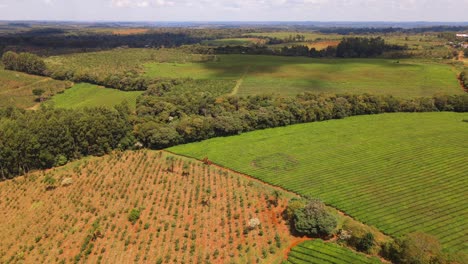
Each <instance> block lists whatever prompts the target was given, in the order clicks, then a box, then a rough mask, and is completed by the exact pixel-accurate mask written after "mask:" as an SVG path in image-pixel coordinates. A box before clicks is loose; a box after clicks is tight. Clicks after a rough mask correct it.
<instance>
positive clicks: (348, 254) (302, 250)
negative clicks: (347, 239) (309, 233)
mask: <svg viewBox="0 0 468 264" xmlns="http://www.w3.org/2000/svg"><path fill="white" fill-rule="evenodd" d="M287 263H291V264H306V263H307V264H322V263H331V264H349V263H362V264H380V263H382V262H381V261H380V260H379V259H377V258H369V257H367V256H365V255H362V254H357V253H355V252H353V251H351V250H349V249H347V248H344V247H341V246H339V245H337V244H333V243H325V242H323V241H322V240H320V239H317V240H313V241H306V242H303V243H301V244H299V245H297V246H296V247H294V248H292V250H291V252H289V255H288V261H287Z"/></svg>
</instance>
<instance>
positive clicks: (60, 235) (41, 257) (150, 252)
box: [0, 151, 293, 264]
mask: <svg viewBox="0 0 468 264" xmlns="http://www.w3.org/2000/svg"><path fill="white" fill-rule="evenodd" d="M46 179H49V180H48V181H46ZM50 179H54V181H55V183H51V182H52V181H51V180H50ZM64 183H66V184H64ZM272 192H273V189H272V188H270V187H268V186H266V185H264V184H261V183H258V182H255V181H253V180H249V179H247V178H245V177H243V176H241V175H238V174H235V173H231V172H229V171H226V170H222V169H220V168H217V167H214V166H207V165H205V164H203V163H202V162H198V161H195V160H193V159H186V158H182V157H178V156H173V155H168V154H166V153H163V152H155V151H138V152H123V153H122V152H120V153H119V152H117V153H114V154H112V155H109V156H104V157H101V158H86V159H83V160H80V161H77V162H74V163H70V164H68V165H66V166H65V167H61V168H56V169H53V170H48V171H41V172H36V173H31V174H29V175H27V176H24V177H18V178H15V179H14V180H11V181H5V182H0V196H1V197H2V199H1V200H0V216H1V217H0V226H2V232H1V233H0V249H1V250H0V252H1V254H0V262H1V263H9V262H21V263H61V262H64V263H268V264H270V263H271V264H275V263H281V261H282V260H283V259H284V253H283V252H284V250H285V249H286V248H287V246H288V245H289V244H290V243H291V240H292V239H293V238H292V237H291V236H290V235H289V231H288V227H287V225H286V224H285V222H284V220H282V216H281V212H282V211H283V210H284V209H285V206H286V203H287V200H288V195H287V194H283V195H281V198H280V201H279V206H278V207H273V206H269V202H268V201H269V199H272ZM132 211H134V212H138V214H130V212H132ZM132 215H135V216H137V217H132V218H131V217H130V216H132ZM253 218H258V220H259V221H260V224H261V225H260V226H256V227H254V228H252V229H248V228H247V227H248V223H249V220H250V219H253ZM132 221H133V223H132Z"/></svg>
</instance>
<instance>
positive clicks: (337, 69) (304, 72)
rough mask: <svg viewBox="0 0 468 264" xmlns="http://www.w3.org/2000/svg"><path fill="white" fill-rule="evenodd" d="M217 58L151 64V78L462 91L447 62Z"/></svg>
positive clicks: (263, 86) (249, 89)
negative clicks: (212, 60) (210, 60)
mask: <svg viewBox="0 0 468 264" xmlns="http://www.w3.org/2000/svg"><path fill="white" fill-rule="evenodd" d="M217 58H218V60H217V61H214V62H204V63H149V64H146V69H145V72H146V73H145V74H146V76H150V77H168V78H183V77H186V78H195V79H229V80H238V79H240V78H241V77H242V76H243V75H244V73H245V72H246V69H247V68H248V74H246V76H245V78H244V80H243V83H242V85H241V86H240V87H239V92H238V95H253V94H265V93H266V94H281V95H295V94H298V93H301V92H306V91H309V92H316V93H354V94H359V93H371V94H391V95H394V96H398V97H419V96H433V95H434V94H436V93H446V94H460V93H463V91H462V90H461V89H460V87H459V85H458V82H457V78H456V74H455V73H454V72H453V71H452V70H451V67H450V66H449V65H445V64H440V63H435V62H430V61H419V60H399V61H397V60H389V59H312V58H304V57H280V56H259V55H220V56H217Z"/></svg>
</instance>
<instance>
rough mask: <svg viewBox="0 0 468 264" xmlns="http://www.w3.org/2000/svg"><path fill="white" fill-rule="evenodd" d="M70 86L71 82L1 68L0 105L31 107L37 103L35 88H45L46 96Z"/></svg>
mask: <svg viewBox="0 0 468 264" xmlns="http://www.w3.org/2000/svg"><path fill="white" fill-rule="evenodd" d="M70 86H71V83H70V82H64V81H56V80H52V79H50V78H45V77H41V76H34V75H29V74H25V73H21V72H14V71H7V70H3V68H0V107H8V106H15V107H19V108H30V107H33V106H34V105H36V104H37V102H35V100H36V99H37V96H34V95H33V93H32V91H33V89H43V90H44V92H45V93H44V96H51V95H53V94H56V93H58V92H61V91H63V90H65V89H66V88H68V87H70Z"/></svg>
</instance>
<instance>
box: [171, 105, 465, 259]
mask: <svg viewBox="0 0 468 264" xmlns="http://www.w3.org/2000/svg"><path fill="white" fill-rule="evenodd" d="M463 119H468V115H467V114H456V113H422V114H416V113H415V114H384V115H373V116H358V117H352V118H347V119H345V120H333V121H326V122H319V123H309V124H302V125H294V126H289V127H283V128H276V129H267V130H263V131H256V132H251V133H246V134H243V135H239V136H233V137H227V138H216V139H211V140H207V141H203V142H200V143H193V144H188V145H183V146H176V147H173V148H171V149H170V150H171V151H174V152H176V153H179V154H184V155H188V156H193V157H197V158H204V157H208V158H209V159H210V160H212V161H214V162H216V163H219V164H221V165H223V166H226V167H230V168H233V169H235V170H237V171H241V172H243V173H247V174H250V175H253V176H255V177H257V178H259V179H262V180H264V181H266V182H269V183H271V184H275V185H279V186H282V187H284V188H286V189H289V190H292V191H295V192H297V193H300V194H302V195H309V196H312V197H319V198H321V199H323V200H324V201H325V202H326V203H328V204H331V205H333V206H335V207H337V208H339V209H341V210H343V211H345V212H346V213H349V214H351V215H352V216H354V217H356V218H358V219H359V220H361V221H363V222H365V223H367V224H369V225H374V226H376V227H377V228H379V229H380V230H382V231H384V232H386V233H388V234H391V235H394V236H399V235H403V234H406V233H409V232H412V231H418V230H419V231H424V232H426V233H429V234H432V235H435V236H436V237H438V238H439V240H440V241H441V242H442V244H443V245H444V246H445V248H447V249H448V250H453V251H464V252H467V251H468V241H467V239H466V237H467V235H468V233H467V232H468V204H467V203H466V201H465V200H466V197H467V195H468V193H467V191H468V178H467V177H466V176H467V171H468V162H467V159H466V155H467V149H468V141H467V140H466V139H467V135H468V123H466V122H463V121H462V120H463Z"/></svg>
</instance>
